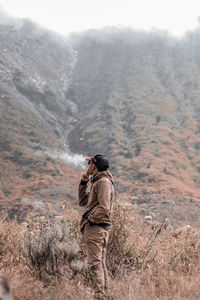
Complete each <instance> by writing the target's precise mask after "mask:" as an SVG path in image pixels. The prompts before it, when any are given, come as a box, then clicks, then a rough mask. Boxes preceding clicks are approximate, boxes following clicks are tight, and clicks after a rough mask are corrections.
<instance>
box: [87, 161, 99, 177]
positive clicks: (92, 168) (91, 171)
mask: <svg viewBox="0 0 200 300" xmlns="http://www.w3.org/2000/svg"><path fill="white" fill-rule="evenodd" d="M97 171H98V170H97V168H96V166H95V164H94V162H93V161H91V162H90V164H89V167H88V173H89V175H93V174H95V173H97Z"/></svg>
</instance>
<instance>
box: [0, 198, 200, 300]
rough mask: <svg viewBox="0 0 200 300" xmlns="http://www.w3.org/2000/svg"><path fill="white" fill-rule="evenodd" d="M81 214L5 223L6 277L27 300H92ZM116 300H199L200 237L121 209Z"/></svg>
mask: <svg viewBox="0 0 200 300" xmlns="http://www.w3.org/2000/svg"><path fill="white" fill-rule="evenodd" d="M78 222H79V215H78V213H77V212H76V211H73V210H71V211H70V213H69V212H66V217H57V218H56V217H54V218H52V219H51V218H45V217H43V218H41V217H33V216H32V217H31V216H29V218H27V220H26V222H25V223H23V224H17V223H16V222H15V221H12V222H11V221H7V220H6V219H5V218H3V219H2V220H1V221H0V267H1V268H0V276H3V277H5V278H6V279H8V281H9V282H10V286H11V290H12V292H13V293H14V295H15V296H16V297H18V298H19V299H24V300H26V299H27V300H32V299H34V300H39V299H44V300H47V299H48V300H50V299H51V300H66V299H77V300H78V299H86V300H87V299H88V300H89V299H92V291H91V289H90V287H89V285H88V278H89V277H88V273H87V264H86V258H85V253H84V247H83V243H82V239H81V236H80V234H79V230H78ZM107 263H108V269H109V273H110V276H111V280H110V295H111V296H112V297H113V299H126V300H128V299H131V300H134V299H141V300H142V299H145V300H146V299H177V300H178V299H199V298H200V292H199V280H200V276H199V274H200V272H199V271H200V230H199V229H195V228H191V227H189V226H186V227H183V228H179V229H176V230H174V229H168V228H166V226H165V223H164V222H163V223H161V224H157V225H156V226H151V225H148V224H144V223H142V220H140V217H139V215H138V214H137V208H135V210H133V209H130V208H129V207H128V208H125V207H123V206H122V205H121V204H120V203H117V204H116V206H115V208H114V212H113V227H112V229H111V232H110V240H109V246H108V255H107Z"/></svg>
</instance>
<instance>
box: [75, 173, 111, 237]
mask: <svg viewBox="0 0 200 300" xmlns="http://www.w3.org/2000/svg"><path fill="white" fill-rule="evenodd" d="M113 183H114V180H113V176H112V174H111V172H110V171H109V170H108V171H103V172H99V173H97V174H96V175H95V176H94V178H93V180H92V186H91V189H90V192H87V187H88V185H87V182H86V183H85V184H84V182H83V181H81V183H80V185H79V205H80V206H85V205H86V209H85V213H84V214H83V216H82V219H81V222H80V228H81V232H82V231H83V229H84V226H85V224H86V222H87V220H89V221H91V222H92V223H94V224H99V223H106V224H109V225H111V220H110V215H111V209H112V204H113V198H114V187H113Z"/></svg>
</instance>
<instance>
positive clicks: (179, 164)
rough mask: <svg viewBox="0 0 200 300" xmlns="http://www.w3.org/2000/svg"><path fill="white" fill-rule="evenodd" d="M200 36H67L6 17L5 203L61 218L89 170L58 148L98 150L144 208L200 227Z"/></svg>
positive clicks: (0, 140)
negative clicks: (64, 156) (67, 158)
mask: <svg viewBox="0 0 200 300" xmlns="http://www.w3.org/2000/svg"><path fill="white" fill-rule="evenodd" d="M199 36H200V29H197V30H196V31H195V32H190V33H188V34H187V35H186V36H184V37H183V38H182V39H177V38H174V37H171V36H168V35H167V34H166V33H163V32H151V33H145V32H134V31H132V30H129V29H119V28H108V29H104V30H91V31H89V32H85V33H82V34H73V35H71V36H69V37H68V38H64V37H62V36H59V35H57V34H55V33H52V32H49V31H48V30H46V29H43V28H40V27H38V26H37V25H35V24H33V23H32V22H31V21H29V20H13V19H10V18H9V22H8V19H6V20H5V18H3V15H0V76H1V80H0V179H1V185H0V198H1V207H2V208H5V207H9V210H10V214H11V215H14V214H15V213H16V212H18V211H21V210H22V208H23V210H24V209H26V210H31V209H34V210H35V211H37V212H40V213H43V214H46V213H55V214H56V213H61V211H62V207H63V205H66V203H74V205H75V203H76V200H77V195H76V188H77V184H78V182H79V178H80V173H81V172H82V170H81V169H80V168H78V167H77V166H76V167H75V166H74V165H73V163H71V164H70V163H69V162H66V161H65V162H64V161H63V160H61V159H60V158H59V155H52V153H68V154H69V155H73V154H75V153H76V154H79V155H92V154H95V153H97V152H100V153H107V154H108V157H109V158H110V160H111V170H112V172H113V174H114V176H115V178H116V190H117V191H118V192H119V193H120V194H123V198H124V199H126V201H127V203H129V204H131V205H139V206H141V214H144V215H146V214H151V216H153V218H154V216H155V218H156V217H157V218H160V219H162V218H163V217H164V216H166V217H170V218H171V219H173V220H174V221H173V222H174V223H181V222H185V223H187V222H189V223H190V222H195V224H198V214H199V212H200V206H199V200H200V190H199V186H200V156H199V150H200V56H199V47H200V39H199ZM80 157H81V156H80ZM80 161H81V160H80ZM80 167H81V165H80ZM66 200H67V201H66ZM169 207H170V209H169Z"/></svg>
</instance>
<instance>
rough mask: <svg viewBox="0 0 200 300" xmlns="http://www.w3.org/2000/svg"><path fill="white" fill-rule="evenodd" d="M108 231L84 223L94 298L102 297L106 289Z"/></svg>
mask: <svg viewBox="0 0 200 300" xmlns="http://www.w3.org/2000/svg"><path fill="white" fill-rule="evenodd" d="M108 237H109V233H108V231H107V230H106V229H104V228H102V227H100V226H97V225H93V226H88V225H85V228H84V241H85V245H86V252H87V259H88V266H89V270H90V275H91V279H92V283H93V288H94V292H95V297H96V298H100V299H101V298H102V297H103V296H104V295H105V291H106V290H107V289H108V271H107V267H106V246H107V244H108Z"/></svg>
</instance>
